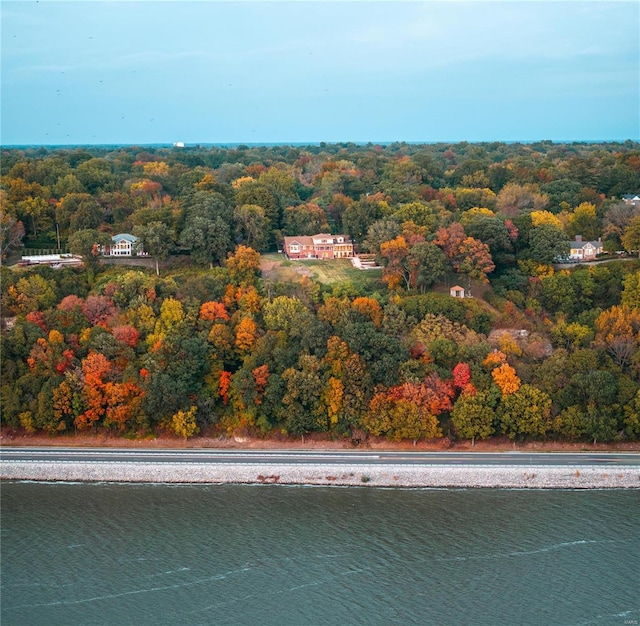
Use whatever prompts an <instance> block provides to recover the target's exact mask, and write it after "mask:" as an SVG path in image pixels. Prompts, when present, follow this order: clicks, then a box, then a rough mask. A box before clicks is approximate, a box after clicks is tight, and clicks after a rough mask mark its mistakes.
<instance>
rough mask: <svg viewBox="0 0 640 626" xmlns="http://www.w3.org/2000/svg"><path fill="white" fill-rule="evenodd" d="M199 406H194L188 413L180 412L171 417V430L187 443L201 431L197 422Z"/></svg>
mask: <svg viewBox="0 0 640 626" xmlns="http://www.w3.org/2000/svg"><path fill="white" fill-rule="evenodd" d="M197 411H198V407H197V406H192V407H190V408H189V410H187V411H183V410H182V409H181V410H179V411H178V412H177V413H174V414H173V416H172V417H171V429H172V430H173V432H174V433H175V434H176V435H177V436H178V437H182V438H183V439H184V440H185V441H186V440H187V439H188V438H189V437H193V436H194V435H196V434H197V433H198V431H199V430H200V429H199V428H198V423H197V421H196V413H197Z"/></svg>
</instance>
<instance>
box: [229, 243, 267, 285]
mask: <svg viewBox="0 0 640 626" xmlns="http://www.w3.org/2000/svg"><path fill="white" fill-rule="evenodd" d="M226 266H227V269H228V270H229V276H230V278H231V280H232V281H233V283H234V284H235V285H240V286H242V285H253V284H255V282H256V279H257V278H258V276H259V274H260V253H259V252H256V250H254V249H253V248H250V247H248V246H243V245H239V246H238V247H237V248H236V249H235V251H234V252H233V254H229V256H228V257H227V261H226Z"/></svg>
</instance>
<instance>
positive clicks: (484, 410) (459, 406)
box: [451, 392, 496, 446]
mask: <svg viewBox="0 0 640 626" xmlns="http://www.w3.org/2000/svg"><path fill="white" fill-rule="evenodd" d="M451 421H452V422H453V427H454V428H455V429H456V432H457V433H458V435H459V436H460V437H464V438H465V439H471V445H472V446H473V445H475V441H476V438H478V439H486V438H487V437H491V435H493V433H494V422H495V421H496V412H495V410H494V409H493V407H492V406H491V401H490V398H489V394H488V393H486V392H479V393H476V394H475V395H471V394H462V395H461V396H460V397H459V398H458V399H457V400H456V403H455V404H454V406H453V411H451Z"/></svg>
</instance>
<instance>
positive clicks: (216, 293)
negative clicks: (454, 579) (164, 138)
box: [0, 141, 640, 442]
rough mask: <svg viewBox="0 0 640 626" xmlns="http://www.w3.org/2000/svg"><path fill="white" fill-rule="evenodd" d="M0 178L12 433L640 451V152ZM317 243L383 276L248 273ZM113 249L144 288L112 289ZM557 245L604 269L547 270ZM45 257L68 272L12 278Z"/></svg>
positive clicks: (310, 155)
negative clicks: (537, 443)
mask: <svg viewBox="0 0 640 626" xmlns="http://www.w3.org/2000/svg"><path fill="white" fill-rule="evenodd" d="M0 166H1V188H0V203H1V215H0V246H1V248H0V253H1V254H2V276H1V277H2V284H1V290H2V291H1V297H2V332H1V335H0V337H1V341H2V344H1V349H2V353H1V357H2V386H1V396H0V397H1V402H2V424H3V426H5V427H8V428H12V429H24V430H26V431H28V432H35V431H45V432H47V433H50V434H52V435H54V434H56V433H65V432H77V431H81V430H88V431H90V432H94V431H99V430H108V431H114V432H120V433H122V434H123V435H127V436H132V437H133V436H145V435H147V434H149V433H157V432H159V431H161V430H163V431H171V432H174V433H175V434H176V435H178V436H181V437H185V438H186V437H191V436H194V435H196V434H197V433H198V432H207V433H215V432H219V433H227V434H231V433H234V432H236V433H237V432H241V431H242V432H250V433H255V434H264V435H268V434H269V433H274V432H278V433H285V434H292V435H304V434H306V433H310V432H324V433H330V434H331V435H332V436H335V437H336V438H342V437H351V438H353V439H354V440H361V439H362V438H363V437H366V436H367V434H370V435H375V436H386V437H388V438H389V439H392V440H401V439H408V440H413V441H416V440H418V439H420V438H437V437H443V436H447V437H450V438H452V439H455V438H458V439H470V440H472V441H475V440H477V439H484V438H489V437H492V436H496V435H506V436H508V437H509V438H511V439H514V440H523V439H540V440H549V439H553V440H565V441H598V442H600V441H616V440H637V439H639V438H640V262H639V261H638V260H637V258H636V255H637V253H638V251H639V250H640V203H636V204H633V203H631V202H628V201H627V202H625V201H624V196H625V195H628V194H637V193H640V144H638V143H635V142H631V141H627V142H625V143H602V144H583V143H575V144H555V143H552V142H550V141H544V142H539V143H533V144H504V143H484V144H470V143H459V144H427V145H417V144H416V145H414V144H406V143H393V144H388V145H373V144H367V145H356V144H352V143H345V144H331V145H329V144H327V145H325V144H320V145H313V146H244V145H239V146H236V147H229V148H222V147H209V146H194V147H186V148H182V147H181V148H178V147H174V148H163V147H156V148H153V147H148V146H145V147H132V146H125V147H119V146H118V147H78V148H59V149H53V148H23V149H18V148H3V149H2V160H1V162H0ZM322 232H325V233H328V232H330V233H334V234H336V233H341V234H345V235H348V236H349V237H351V238H352V239H353V241H354V242H355V243H356V245H357V247H358V249H359V250H360V251H361V252H363V253H367V254H370V255H371V257H372V258H375V260H376V261H377V263H378V264H379V265H380V266H381V267H382V269H381V270H373V271H369V270H367V271H361V272H357V271H355V270H354V271H353V272H352V273H351V274H350V276H351V277H352V278H351V279H349V280H340V281H334V282H326V281H324V282H322V281H319V280H316V279H314V278H313V276H311V277H310V276H299V275H298V276H297V278H295V279H287V280H280V279H277V278H275V279H274V278H273V276H270V275H269V274H267V273H264V272H263V271H261V268H262V269H264V259H265V258H266V257H275V258H276V260H277V259H278V258H280V261H281V262H285V263H286V261H284V259H283V258H282V257H283V255H281V254H280V255H278V254H277V252H276V251H277V250H278V249H281V247H282V241H283V237H284V236H287V235H312V234H317V233H322ZM118 233H132V234H134V235H136V236H137V237H138V238H139V240H140V242H141V243H142V245H143V246H144V250H145V251H146V252H147V253H148V254H149V255H150V257H151V259H153V261H155V262H156V263H155V264H152V266H150V267H136V266H134V265H132V264H130V265H126V264H125V265H122V264H119V265H110V264H106V263H105V262H104V259H102V258H101V256H100V254H99V252H98V250H99V247H98V246H99V245H102V244H106V243H108V242H109V241H110V239H111V236H112V235H114V234H118ZM576 236H582V237H583V239H584V240H593V241H595V240H600V239H601V241H602V244H603V248H604V251H605V252H604V253H603V254H602V255H601V259H602V261H603V262H601V263H590V264H575V265H571V266H568V265H566V266H565V265H563V267H564V269H562V268H560V267H558V261H561V260H563V259H566V258H567V255H568V252H569V242H570V241H571V240H573V239H574V237H576ZM43 249H46V250H50V251H56V250H57V251H64V252H67V251H68V252H71V253H74V254H77V255H80V256H82V258H83V261H84V264H83V266H82V267H75V268H73V267H70V268H61V269H53V268H50V267H42V266H37V267H18V266H17V264H16V263H15V261H16V260H17V259H19V258H20V255H22V254H24V255H26V254H28V253H29V250H32V251H35V250H43ZM627 253H628V254H627ZM261 262H262V265H261ZM300 263H304V262H300ZM316 263H327V264H328V263H343V264H349V261H346V260H340V261H322V262H320V261H317V262H316ZM454 284H459V285H462V286H464V288H465V289H466V290H467V293H468V295H473V296H474V297H470V298H464V299H456V298H452V297H451V296H450V295H449V290H448V288H447V287H448V286H451V285H454Z"/></svg>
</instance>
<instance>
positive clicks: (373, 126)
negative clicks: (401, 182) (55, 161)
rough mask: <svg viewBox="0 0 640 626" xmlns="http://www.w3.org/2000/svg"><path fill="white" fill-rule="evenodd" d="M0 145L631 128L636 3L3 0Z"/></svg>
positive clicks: (573, 137) (523, 135) (584, 137)
mask: <svg viewBox="0 0 640 626" xmlns="http://www.w3.org/2000/svg"><path fill="white" fill-rule="evenodd" d="M0 20H1V32H0V34H1V40H0V41H1V56H2V68H1V69H2V73H1V79H0V87H1V92H0V94H1V95H0V107H1V109H0V142H1V143H2V145H33V144H35V145H60V144H138V145H139V144H152V143H165V144H166V143H168V144H172V143H174V142H185V143H186V144H193V143H220V144H233V143H299V142H309V143H318V142H321V141H325V142H328V143H330V142H342V141H353V142H369V141H371V142H374V143H375V142H380V143H382V142H393V141H407V142H423V141H424V142H437V141H446V142H454V141H471V142H473V141H537V140H553V141H597V140H619V141H624V140H626V139H632V140H639V139H640V58H639V57H640V51H639V47H640V3H638V2H635V1H632V2H618V1H605V2H582V1H580V0H574V1H566V2H553V1H545V0H538V1H534V2H523V1H517V2H516V1H512V2H507V1H503V0H493V1H484V0H479V1H471V2H461V1H456V0H442V1H440V2H420V1H413V2H401V1H393V2H384V1H377V2H370V1H362V0H361V1H354V2H344V1H341V0H333V1H323V2H312V1H304V0H298V1H289V2H285V1H278V2H250V1H237V0H236V1H234V2H219V1H206V0H202V1H199V2H188V1H183V0H181V1H139V2H134V1H109V2H97V1H93V0H76V1H70V2H60V1H57V0H39V1H36V0H21V1H10V0H2V2H1V3H0Z"/></svg>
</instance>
